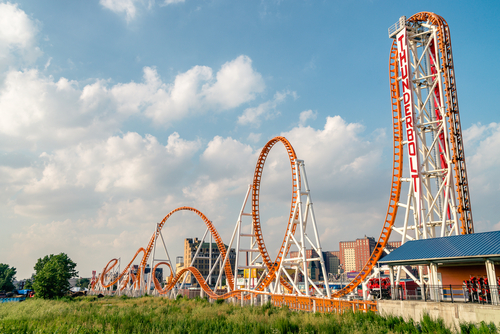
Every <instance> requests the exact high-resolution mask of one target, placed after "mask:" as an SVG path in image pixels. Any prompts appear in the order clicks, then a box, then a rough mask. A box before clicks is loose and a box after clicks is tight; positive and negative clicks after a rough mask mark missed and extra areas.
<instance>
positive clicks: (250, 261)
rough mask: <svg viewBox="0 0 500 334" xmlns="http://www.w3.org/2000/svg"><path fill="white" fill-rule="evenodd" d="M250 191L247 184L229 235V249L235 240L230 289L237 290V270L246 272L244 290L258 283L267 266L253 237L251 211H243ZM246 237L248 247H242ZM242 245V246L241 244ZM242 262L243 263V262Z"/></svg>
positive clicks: (227, 255) (226, 259)
mask: <svg viewBox="0 0 500 334" xmlns="http://www.w3.org/2000/svg"><path fill="white" fill-rule="evenodd" d="M251 191H252V185H249V186H248V190H247V192H246V194H245V199H244V200H243V204H242V206H241V210H240V213H239V215H238V220H237V221H236V225H235V227H234V231H233V234H232V236H231V241H230V242H229V247H228V249H231V247H232V246H233V243H234V242H236V247H235V251H236V259H235V266H234V278H235V279H234V286H232V287H230V290H237V289H238V286H237V281H238V272H239V271H240V270H243V271H245V270H246V272H247V273H248V280H246V281H245V285H244V287H243V289H244V290H252V289H254V288H255V287H256V286H258V285H259V283H260V282H261V280H262V279H263V278H264V277H265V276H266V274H267V268H266V266H265V265H264V264H263V263H262V258H261V254H260V251H259V247H258V245H257V241H256V238H255V233H254V227H253V224H252V213H251V212H250V213H248V212H245V208H246V206H247V202H248V198H249V196H250V192H251ZM243 217H248V218H249V223H248V225H243ZM245 227H249V229H250V233H248V232H246V233H245V232H244V231H243V230H245ZM242 237H243V238H247V239H246V240H248V248H242V245H243V244H242V242H241V238H242ZM243 247H244V246H243ZM229 254H230V252H229V251H228V252H227V253H226V258H225V259H224V261H223V264H222V266H224V265H225V264H226V262H227V261H229ZM241 255H244V258H243V259H241V261H240V257H241ZM243 262H244V264H243ZM253 274H255V276H256V277H255V280H252V276H254V275H253ZM221 276H222V272H221V273H220V274H219V278H218V280H217V282H219V281H220V280H221Z"/></svg>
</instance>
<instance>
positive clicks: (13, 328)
mask: <svg viewBox="0 0 500 334" xmlns="http://www.w3.org/2000/svg"><path fill="white" fill-rule="evenodd" d="M104 332H105V333H276V334H278V333H450V331H449V330H447V329H446V328H444V326H443V324H442V322H440V321H432V320H431V319H429V318H428V317H426V318H424V319H422V321H421V322H420V323H419V324H416V323H413V322H404V321H403V319H401V318H397V317H388V318H384V317H381V316H379V315H377V314H374V313H367V314H363V313H352V312H351V313H345V314H343V315H341V316H338V315H335V314H320V313H315V314H313V313H303V312H292V311H289V310H288V309H286V308H276V307H273V306H271V305H270V304H267V305H264V306H263V307H260V306H255V307H252V306H248V307H243V308H242V307H240V306H233V305H230V304H227V303H209V302H208V301H206V300H204V299H191V300H189V299H182V298H181V299H178V300H168V299H165V298H153V297H142V298H126V297H104V298H97V297H80V298H75V299H74V300H70V299H63V300H56V301H47V300H37V299H34V300H27V301H24V302H21V303H4V304H0V333H104ZM462 332H463V333H496V332H497V331H496V328H494V326H492V325H489V326H488V325H486V324H482V325H481V326H479V327H475V326H473V325H463V327H462Z"/></svg>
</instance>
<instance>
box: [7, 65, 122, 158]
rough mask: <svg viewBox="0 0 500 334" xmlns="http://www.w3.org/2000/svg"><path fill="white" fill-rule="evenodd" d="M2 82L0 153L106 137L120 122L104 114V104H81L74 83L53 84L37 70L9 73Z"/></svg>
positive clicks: (59, 82) (65, 81)
mask: <svg viewBox="0 0 500 334" xmlns="http://www.w3.org/2000/svg"><path fill="white" fill-rule="evenodd" d="M4 78H5V79H4V81H3V84H2V85H0V87H1V88H0V110H2V122H0V142H1V144H0V149H4V150H13V149H25V148H28V149H35V148H41V149H42V150H45V149H47V148H48V147H50V148H53V147H60V146H61V145H67V144H71V143H75V142H78V141H79V140H81V139H82V138H85V137H86V136H87V135H88V134H89V133H92V136H94V137H100V136H102V135H103V134H108V133H109V131H110V129H113V130H114V129H115V128H116V123H117V122H118V121H119V118H117V117H110V115H109V114H107V113H106V109H105V108H102V107H103V104H101V105H97V104H96V105H94V106H92V105H90V104H85V103H83V102H85V101H80V96H81V94H82V91H81V90H80V88H79V84H78V82H76V81H70V80H68V79H66V78H60V79H59V80H58V81H55V80H54V78H52V77H50V76H49V77H46V76H44V75H42V74H41V73H40V72H39V71H38V70H36V69H30V70H24V71H15V70H11V71H8V72H7V73H6V74H5V77H4ZM92 107H94V108H92ZM95 107H100V108H99V109H96V108H95ZM113 130H111V131H113Z"/></svg>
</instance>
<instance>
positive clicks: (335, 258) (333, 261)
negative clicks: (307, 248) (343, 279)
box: [323, 251, 340, 275]
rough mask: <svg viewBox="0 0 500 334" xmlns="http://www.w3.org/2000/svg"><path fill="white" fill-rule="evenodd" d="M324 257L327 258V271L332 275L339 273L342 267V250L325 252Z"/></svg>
mask: <svg viewBox="0 0 500 334" xmlns="http://www.w3.org/2000/svg"><path fill="white" fill-rule="evenodd" d="M323 259H324V260H325V266H326V272H327V273H329V274H332V275H337V274H338V273H339V267H340V252H339V251H328V252H323Z"/></svg>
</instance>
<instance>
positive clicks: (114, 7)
mask: <svg viewBox="0 0 500 334" xmlns="http://www.w3.org/2000/svg"><path fill="white" fill-rule="evenodd" d="M137 2H140V0H99V3H100V4H101V5H102V6H103V7H105V8H107V9H109V10H111V11H113V12H115V13H117V14H125V15H126V17H127V21H130V20H132V19H134V18H135V14H136V12H137V8H136V3H137Z"/></svg>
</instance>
